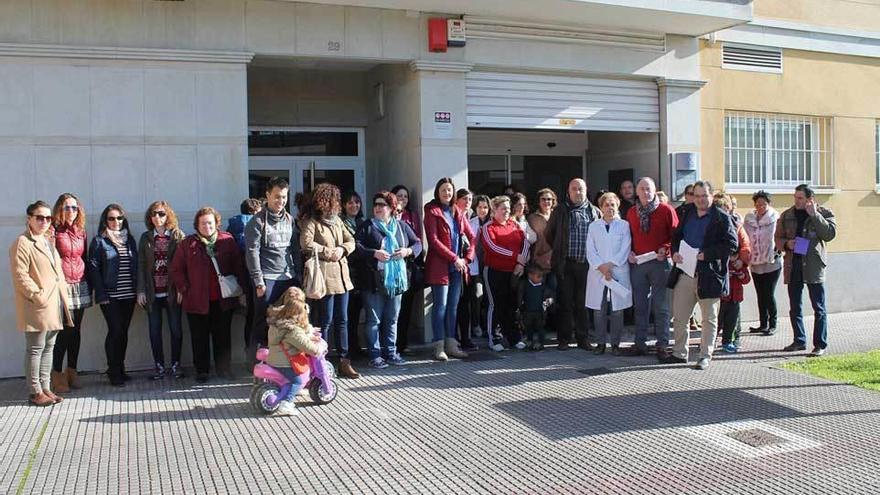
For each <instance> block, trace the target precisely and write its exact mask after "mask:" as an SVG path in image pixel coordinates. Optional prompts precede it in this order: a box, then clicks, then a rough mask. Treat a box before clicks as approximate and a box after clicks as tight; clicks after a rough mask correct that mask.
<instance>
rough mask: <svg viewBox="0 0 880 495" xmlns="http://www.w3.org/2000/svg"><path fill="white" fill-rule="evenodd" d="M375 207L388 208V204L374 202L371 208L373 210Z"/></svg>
mask: <svg viewBox="0 0 880 495" xmlns="http://www.w3.org/2000/svg"><path fill="white" fill-rule="evenodd" d="M377 206H388V203H386V202H384V201H376V202H374V203H373V208H375V207H377Z"/></svg>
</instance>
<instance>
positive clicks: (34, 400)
mask: <svg viewBox="0 0 880 495" xmlns="http://www.w3.org/2000/svg"><path fill="white" fill-rule="evenodd" d="M28 400H29V401H30V403H31V404H33V405H35V406H38V407H46V406H51V405H52V404H54V403H55V401H54V400H52V399H50V398H49V397H47V396H46V394H44V393H43V392H40V393H38V394H31V395H30V396H29V397H28Z"/></svg>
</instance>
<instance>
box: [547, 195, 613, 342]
mask: <svg viewBox="0 0 880 495" xmlns="http://www.w3.org/2000/svg"><path fill="white" fill-rule="evenodd" d="M601 216H602V214H601V212H600V211H599V209H598V208H596V207H595V206H593V204H592V203H590V202H589V201H588V200H587V183H586V182H584V181H583V180H582V179H572V180H571V182H569V183H568V197H567V198H566V200H565V201H563V202H562V204H560V205H559V206H558V207H557V208H556V209H554V210H553V213H551V214H550V219H549V220H548V221H547V229H546V230H545V231H544V236H545V237H546V239H547V242H548V243H549V244H550V245H551V246H553V257H552V258H551V260H550V265H551V267H552V269H553V272H554V273H555V274H556V279H557V287H558V290H559V297H558V299H557V302H558V304H559V323H558V328H557V341H558V349H559V350H560V351H565V350H568V344H569V343H570V342H571V338H572V329H573V328H574V332H575V334H576V338H577V344H578V347H579V348H581V349H584V350H590V342H589V333H588V332H589V324H590V321H592V318H590V315H589V313H588V311H587V308H586V292H587V271H588V270H589V265H588V264H587V231H588V230H589V229H590V224H591V223H593V221H594V220H596V219H598V218H599V217H601Z"/></svg>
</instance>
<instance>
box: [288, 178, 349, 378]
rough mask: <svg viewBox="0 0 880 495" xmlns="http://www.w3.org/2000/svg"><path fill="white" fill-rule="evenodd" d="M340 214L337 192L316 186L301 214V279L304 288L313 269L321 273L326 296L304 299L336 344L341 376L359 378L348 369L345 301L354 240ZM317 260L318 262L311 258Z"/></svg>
mask: <svg viewBox="0 0 880 495" xmlns="http://www.w3.org/2000/svg"><path fill="white" fill-rule="evenodd" d="M341 210H342V206H341V194H340V193H339V188H337V187H336V186H334V185H333V184H328V183H323V184H318V186H317V187H315V190H314V191H312V195H311V198H310V199H309V201H307V202H306V203H305V204H304V205H303V208H302V210H301V211H300V218H301V223H302V234H301V235H300V238H299V242H300V247H301V248H302V253H303V256H305V257H306V259H307V260H309V258H312V259H311V260H309V261H307V262H306V269H305V271H304V272H305V273H304V277H303V278H304V279H305V280H306V284H307V285H308V284H309V280H310V279H312V278H316V277H317V274H316V273H315V267H317V268H318V270H319V271H320V272H321V275H322V276H323V279H324V284H325V287H326V293H325V294H324V296H323V297H321V298H317V299H316V298H315V297H316V296H318V295H319V294H309V292H310V291H308V290H307V291H306V296H307V297H309V298H310V299H311V300H312V301H313V302H312V307H313V308H314V309H315V312H314V314H313V315H312V318H313V324H315V326H317V327H319V328H321V334H322V336H323V337H324V340H326V341H327V344H328V345H331V346H332V345H333V343H334V342H335V343H336V348H337V350H338V352H339V369H338V373H339V375H340V376H343V377H346V378H360V376H361V375H360V374H359V373H358V372H357V370H355V369H354V367H352V365H351V359H350V357H349V355H348V297H349V292H350V291H351V290H352V289H353V288H354V285H353V284H352V283H351V276H350V274H349V272H348V256H349V255H351V253H353V252H354V250H355V242H354V236H352V235H351V234H350V233H349V232H348V230H346V228H345V227H344V226H343V225H342V220H341V219H340V218H339V213H340V211H341ZM315 257H317V260H315V259H314V258H315Z"/></svg>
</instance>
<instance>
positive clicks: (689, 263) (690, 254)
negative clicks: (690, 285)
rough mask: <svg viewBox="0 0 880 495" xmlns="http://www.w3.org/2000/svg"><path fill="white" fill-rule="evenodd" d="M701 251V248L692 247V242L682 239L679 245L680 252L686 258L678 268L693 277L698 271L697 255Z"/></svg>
mask: <svg viewBox="0 0 880 495" xmlns="http://www.w3.org/2000/svg"><path fill="white" fill-rule="evenodd" d="M699 253H700V250H699V249H697V248H694V247H691V245H690V244H688V243H686V242H684V241H681V245H680V246H679V247H678V254H680V255H681V257H682V258H684V259H683V260H682V262H681V263H679V264H678V268H680V269H681V271H683V272H685V273H687V274H688V275H690V276H691V277H693V276H694V274H695V273H696V272H697V255H698V254H699Z"/></svg>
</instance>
